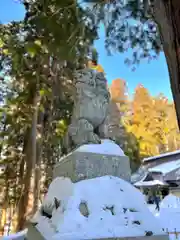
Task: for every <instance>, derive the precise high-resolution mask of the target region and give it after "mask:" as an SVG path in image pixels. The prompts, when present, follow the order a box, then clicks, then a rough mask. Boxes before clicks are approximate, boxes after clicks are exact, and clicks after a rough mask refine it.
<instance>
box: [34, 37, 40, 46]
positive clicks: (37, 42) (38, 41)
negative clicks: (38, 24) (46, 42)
mask: <svg viewBox="0 0 180 240" xmlns="http://www.w3.org/2000/svg"><path fill="white" fill-rule="evenodd" d="M34 43H35V44H36V45H37V46H39V47H41V45H42V43H41V41H40V40H39V39H38V40H36V41H34Z"/></svg>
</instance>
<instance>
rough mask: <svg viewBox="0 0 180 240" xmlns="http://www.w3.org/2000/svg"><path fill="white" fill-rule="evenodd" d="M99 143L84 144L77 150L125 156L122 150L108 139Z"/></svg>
mask: <svg viewBox="0 0 180 240" xmlns="http://www.w3.org/2000/svg"><path fill="white" fill-rule="evenodd" d="M101 141H102V143H101V144H85V145H82V146H81V147H79V148H77V149H76V151H77V152H91V153H99V154H107V155H117V156H125V154H124V152H123V150H122V149H121V148H120V147H119V146H118V145H117V144H115V143H114V142H113V141H111V140H109V139H104V140H101Z"/></svg>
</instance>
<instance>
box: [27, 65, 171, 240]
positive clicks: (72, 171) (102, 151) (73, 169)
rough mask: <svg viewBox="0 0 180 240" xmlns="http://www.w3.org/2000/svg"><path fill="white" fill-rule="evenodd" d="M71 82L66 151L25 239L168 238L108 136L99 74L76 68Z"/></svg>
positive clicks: (105, 102) (106, 97)
mask: <svg viewBox="0 0 180 240" xmlns="http://www.w3.org/2000/svg"><path fill="white" fill-rule="evenodd" d="M75 86H76V98H75V102H74V111H73V115H72V121H71V124H70V126H69V128H68V131H67V134H66V141H65V147H66V149H67V155H66V156H64V157H63V158H61V159H60V161H59V163H58V164H57V165H56V166H55V167H54V172H53V181H52V183H51V185H50V186H49V190H48V193H47V195H46V196H45V199H44V201H43V203H42V206H41V208H40V209H39V210H38V211H37V213H36V214H35V216H34V217H33V219H32V220H31V224H30V227H29V229H28V234H27V239H28V240H33V239H37V240H41V239H42V240H53V239H54V240H55V239H57V240H85V239H91V240H98V239H102V240H103V239H104V240H105V239H117V240H118V239H122V238H123V239H125V238H126V239H133V238H138V239H144V238H147V237H148V238H149V239H154V240H155V239H159V240H160V239H162V240H164V239H168V237H167V236H166V235H164V233H163V231H162V229H161V227H160V226H159V225H158V222H157V220H156V219H155V217H153V215H152V214H151V213H150V211H149V210H148V208H147V207H146V205H145V201H144V199H143V195H142V194H141V193H140V192H139V191H138V190H137V189H135V188H134V187H133V186H132V185H131V184H130V183H129V182H130V175H131V172H130V165H129V159H128V157H127V156H125V154H124V152H123V151H122V149H121V148H120V147H119V146H118V145H116V144H115V142H113V141H112V140H110V139H108V124H107V116H108V107H109V92H108V90H107V86H106V79H105V77H104V75H103V73H98V72H96V71H93V70H91V69H83V70H81V71H78V72H77V73H76V76H75ZM148 219H150V220H151V222H152V224H151V223H150V221H149V220H148Z"/></svg>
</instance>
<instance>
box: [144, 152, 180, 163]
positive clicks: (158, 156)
mask: <svg viewBox="0 0 180 240" xmlns="http://www.w3.org/2000/svg"><path fill="white" fill-rule="evenodd" d="M176 154H180V150H177V151H174V152H167V153H163V154H160V155H157V156H152V157H148V158H144V159H143V162H146V161H150V160H154V159H158V158H162V157H167V156H171V155H176Z"/></svg>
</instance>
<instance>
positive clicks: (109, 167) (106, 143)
mask: <svg viewBox="0 0 180 240" xmlns="http://www.w3.org/2000/svg"><path fill="white" fill-rule="evenodd" d="M105 175H112V176H116V177H120V178H122V179H124V180H126V181H130V176H131V171H130V164H129V159H128V157H127V156H125V155H124V152H123V151H122V149H121V148H120V147H119V146H118V145H117V144H115V143H114V142H113V141H110V140H102V143H101V144H88V145H83V146H81V147H79V148H78V149H76V150H75V151H74V152H72V153H70V154H68V155H67V156H65V157H64V158H61V159H60V162H59V163H58V164H57V165H56V166H55V168H54V172H53V177H54V178H56V177H63V176H64V177H69V178H70V179H71V180H72V181H73V182H78V181H79V180H82V179H90V178H95V177H101V176H105Z"/></svg>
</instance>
